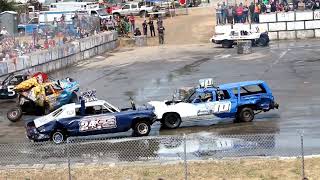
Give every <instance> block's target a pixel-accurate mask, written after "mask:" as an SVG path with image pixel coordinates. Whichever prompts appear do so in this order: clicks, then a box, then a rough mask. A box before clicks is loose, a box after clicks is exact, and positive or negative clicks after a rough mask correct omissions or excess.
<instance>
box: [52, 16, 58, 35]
mask: <svg viewBox="0 0 320 180" xmlns="http://www.w3.org/2000/svg"><path fill="white" fill-rule="evenodd" d="M52 25H53V28H54V31H55V33H57V31H58V21H57V18H56V17H54V18H53V21H52Z"/></svg>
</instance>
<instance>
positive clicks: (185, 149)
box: [183, 134, 188, 180]
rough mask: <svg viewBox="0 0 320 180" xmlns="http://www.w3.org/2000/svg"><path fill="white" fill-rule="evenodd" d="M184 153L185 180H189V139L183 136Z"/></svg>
mask: <svg viewBox="0 0 320 180" xmlns="http://www.w3.org/2000/svg"><path fill="white" fill-rule="evenodd" d="M183 152H184V173H185V174H184V179H185V180H188V164H187V137H186V134H183Z"/></svg>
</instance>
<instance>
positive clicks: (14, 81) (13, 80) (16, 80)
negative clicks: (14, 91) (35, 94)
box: [9, 76, 23, 85]
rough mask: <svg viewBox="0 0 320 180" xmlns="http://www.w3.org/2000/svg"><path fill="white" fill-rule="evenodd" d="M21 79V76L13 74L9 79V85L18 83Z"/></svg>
mask: <svg viewBox="0 0 320 180" xmlns="http://www.w3.org/2000/svg"><path fill="white" fill-rule="evenodd" d="M22 81H23V78H22V77H21V76H15V77H13V78H12V79H11V81H10V83H9V84H10V85H18V84H19V83H21V82H22Z"/></svg>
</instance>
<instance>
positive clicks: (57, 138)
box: [51, 130, 67, 144]
mask: <svg viewBox="0 0 320 180" xmlns="http://www.w3.org/2000/svg"><path fill="white" fill-rule="evenodd" d="M66 139H67V136H66V133H64V132H63V131H61V130H57V131H55V132H54V133H52V135H51V140H52V141H53V142H54V143H55V144H61V143H63V142H64V141H65V140H66Z"/></svg>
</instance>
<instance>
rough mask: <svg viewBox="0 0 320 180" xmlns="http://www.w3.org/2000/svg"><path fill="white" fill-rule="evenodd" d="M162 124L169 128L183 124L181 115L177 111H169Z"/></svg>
mask: <svg viewBox="0 0 320 180" xmlns="http://www.w3.org/2000/svg"><path fill="white" fill-rule="evenodd" d="M161 122H162V125H163V126H164V127H165V128H168V129H176V128H178V127H179V126H180V124H181V122H182V121H181V117H180V116H179V115H178V114H175V113H169V114H167V115H165V116H164V117H163V119H162V121H161Z"/></svg>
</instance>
